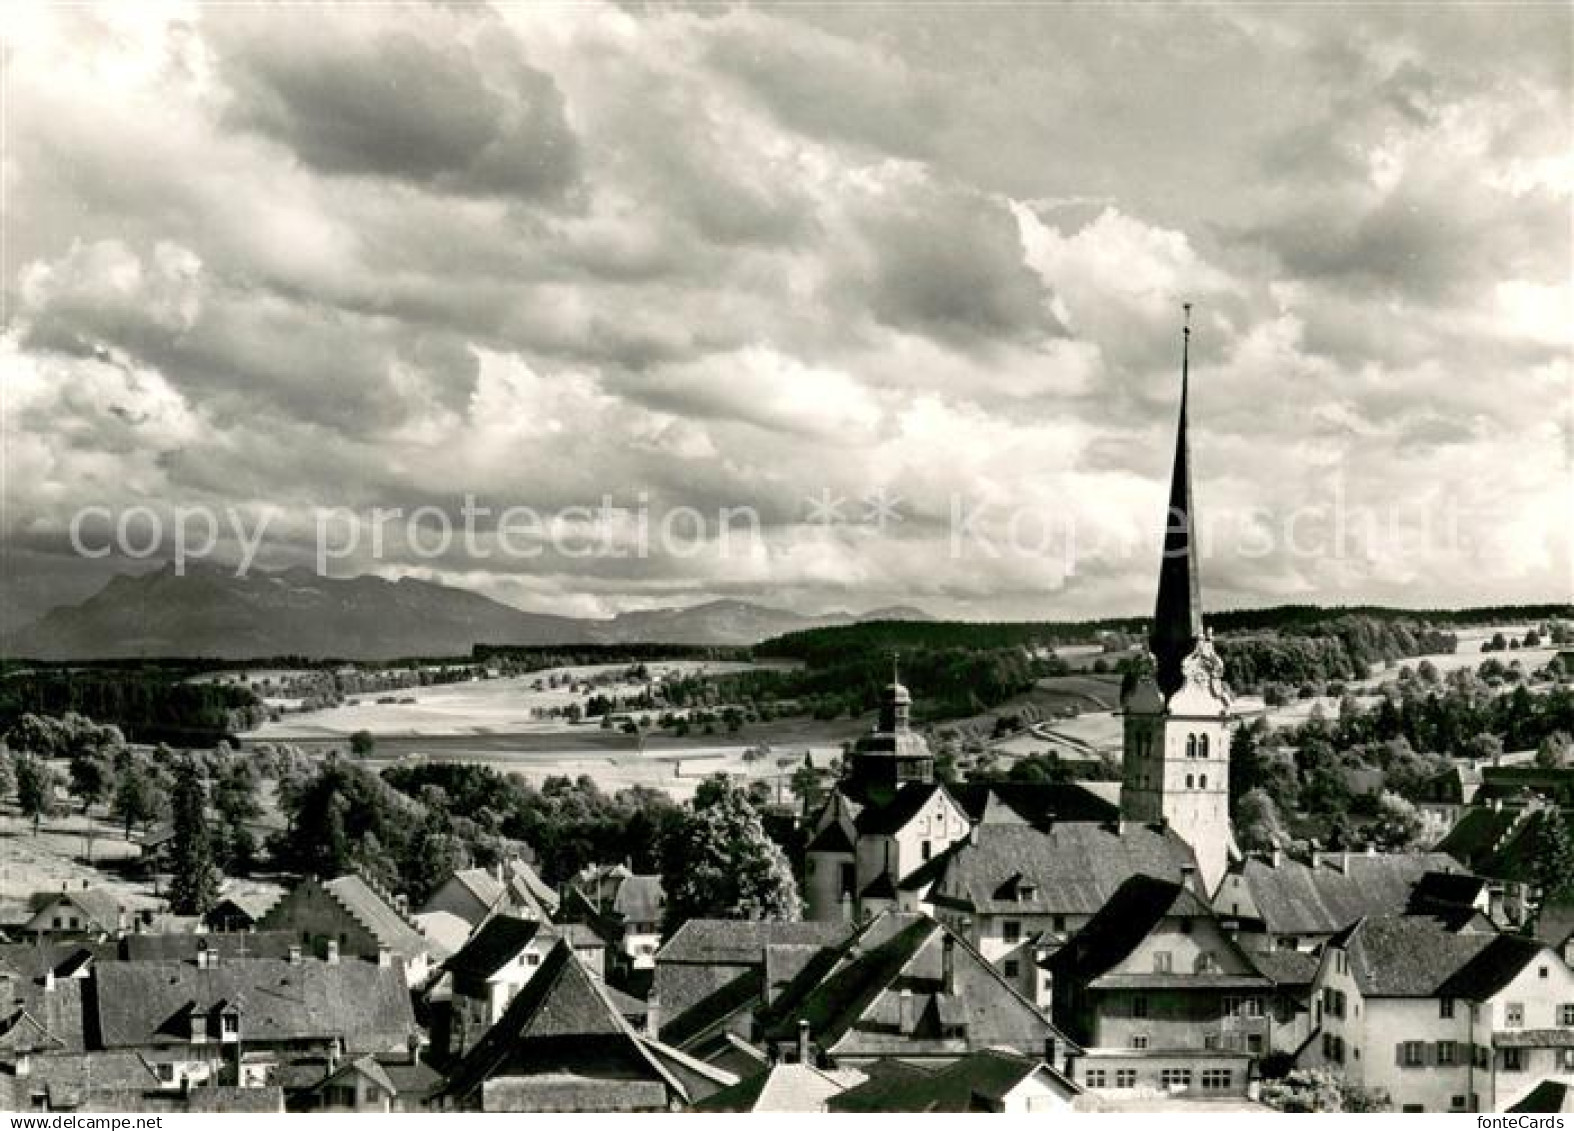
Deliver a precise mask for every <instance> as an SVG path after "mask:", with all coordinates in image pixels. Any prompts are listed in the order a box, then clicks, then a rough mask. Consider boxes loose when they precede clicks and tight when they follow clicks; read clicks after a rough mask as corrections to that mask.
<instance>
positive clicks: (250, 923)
mask: <svg viewBox="0 0 1574 1131" xmlns="http://www.w3.org/2000/svg"><path fill="white" fill-rule="evenodd" d="M278 900H279V893H278V892H273V891H265V892H239V893H236V894H233V895H226V896H225V897H224V898H223V899H221V900H219V901H218V902H217V903H215V904H214V905H213V906H212V907H210V908H209V909H208V912H207V914H205V915H204V916H203V917H202V924H203V926H204V927H206V928H207V929H208V930H210V931H217V932H232V931H254V930H256V929H257V924H258V923H259V922H261V921H262V917H263V916H264V915H265V914H267V912H268V909H269V908H270V907H272V906H273V905H274V904H275V903H277V902H278Z"/></svg>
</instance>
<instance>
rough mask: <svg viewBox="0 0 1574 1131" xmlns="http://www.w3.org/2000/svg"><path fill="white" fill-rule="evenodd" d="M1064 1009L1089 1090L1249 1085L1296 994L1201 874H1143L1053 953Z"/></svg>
mask: <svg viewBox="0 0 1574 1131" xmlns="http://www.w3.org/2000/svg"><path fill="white" fill-rule="evenodd" d="M1048 966H1049V969H1050V974H1051V978H1052V980H1053V987H1054V1003H1055V1005H1054V1017H1055V1020H1056V1022H1057V1023H1058V1024H1060V1025H1061V1026H1062V1027H1063V1028H1064V1029H1065V1031H1066V1032H1067V1033H1068V1034H1069V1035H1070V1036H1071V1038H1072V1039H1073V1040H1076V1041H1078V1042H1079V1043H1081V1044H1083V1045H1084V1046H1085V1047H1086V1048H1087V1052H1086V1054H1085V1056H1084V1057H1081V1058H1079V1061H1078V1071H1079V1073H1080V1074H1079V1076H1078V1081H1079V1083H1081V1084H1082V1086H1083V1087H1085V1088H1088V1089H1089V1090H1100V1089H1105V1088H1132V1087H1136V1088H1143V1087H1148V1088H1158V1089H1160V1090H1163V1091H1191V1090H1197V1091H1200V1092H1204V1093H1213V1094H1217V1095H1230V1094H1234V1095H1240V1094H1244V1093H1245V1091H1246V1089H1247V1085H1248V1083H1249V1074H1250V1069H1251V1062H1252V1061H1253V1060H1254V1059H1256V1058H1258V1057H1262V1056H1265V1055H1267V1053H1268V1052H1269V1051H1271V1050H1273V1049H1274V1048H1275V1047H1284V1046H1285V1045H1286V1044H1289V1039H1288V1038H1286V1039H1285V1040H1282V1041H1276V1040H1275V1030H1276V1027H1278V1026H1283V1027H1285V1028H1287V1029H1289V1028H1291V1027H1292V1026H1293V1023H1294V1021H1295V1016H1296V1015H1295V1010H1294V1003H1293V1002H1292V1001H1289V1000H1285V999H1284V998H1283V997H1281V995H1280V993H1279V992H1278V990H1277V987H1276V986H1275V985H1274V982H1273V980H1272V979H1271V978H1269V977H1267V976H1266V975H1265V974H1263V973H1262V971H1260V970H1259V969H1258V968H1257V966H1256V965H1255V964H1254V963H1253V961H1252V958H1251V956H1250V955H1249V954H1248V953H1247V952H1246V951H1245V950H1244V949H1243V948H1242V947H1241V946H1240V945H1239V944H1238V943H1236V942H1235V940H1234V939H1232V938H1231V937H1230V936H1229V935H1228V934H1227V933H1226V932H1225V930H1224V929H1223V927H1222V926H1221V925H1220V924H1219V922H1218V920H1217V919H1216V918H1215V916H1214V914H1213V911H1212V909H1211V908H1209V907H1208V905H1207V903H1206V902H1204V900H1203V899H1202V898H1201V897H1200V896H1198V894H1197V892H1196V891H1195V890H1194V888H1193V887H1192V886H1191V885H1190V884H1179V883H1174V882H1172V881H1168V880H1159V879H1155V878H1153V877H1150V876H1134V877H1132V878H1131V879H1130V880H1127V881H1126V882H1125V883H1124V884H1122V885H1121V887H1120V889H1119V890H1118V891H1117V892H1116V893H1115V894H1114V896H1113V897H1112V898H1111V899H1110V900H1109V902H1108V903H1107V904H1105V905H1104V907H1103V909H1102V910H1101V911H1100V912H1099V913H1098V914H1097V915H1095V916H1094V917H1093V919H1092V920H1091V921H1090V922H1089V923H1088V924H1087V926H1085V927H1083V928H1082V930H1080V931H1078V932H1077V934H1076V935H1074V936H1073V937H1072V938H1071V940H1070V941H1069V942H1067V943H1066V945H1065V946H1064V947H1062V948H1061V949H1060V950H1058V951H1057V952H1056V953H1055V954H1054V955H1053V956H1052V957H1051V958H1050V959H1049V960H1048Z"/></svg>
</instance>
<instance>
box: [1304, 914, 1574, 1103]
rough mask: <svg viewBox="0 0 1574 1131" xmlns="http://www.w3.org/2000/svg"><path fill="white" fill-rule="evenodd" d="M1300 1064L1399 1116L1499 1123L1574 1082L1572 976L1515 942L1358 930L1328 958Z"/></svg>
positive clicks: (1421, 922)
mask: <svg viewBox="0 0 1574 1131" xmlns="http://www.w3.org/2000/svg"><path fill="white" fill-rule="evenodd" d="M1312 988H1313V993H1314V998H1313V1001H1314V1010H1315V1013H1314V1024H1315V1026H1316V1029H1315V1030H1314V1034H1313V1040H1311V1041H1310V1042H1308V1044H1307V1045H1306V1047H1305V1049H1304V1050H1303V1051H1302V1053H1301V1056H1300V1063H1301V1064H1302V1065H1305V1066H1310V1067H1326V1068H1329V1069H1332V1070H1334V1071H1337V1072H1340V1073H1341V1074H1342V1075H1343V1076H1344V1077H1345V1078H1346V1079H1347V1080H1349V1081H1350V1082H1351V1083H1353V1084H1356V1085H1359V1086H1362V1087H1367V1088H1378V1089H1382V1090H1383V1091H1386V1092H1387V1093H1388V1094H1389V1096H1390V1097H1392V1099H1393V1102H1394V1104H1395V1106H1396V1107H1399V1108H1400V1109H1401V1110H1404V1111H1459V1112H1465V1111H1503V1110H1506V1109H1507V1108H1509V1107H1511V1106H1513V1105H1514V1104H1516V1103H1518V1102H1520V1101H1521V1100H1522V1099H1524V1098H1525V1096H1526V1095H1527V1094H1529V1093H1530V1091H1531V1090H1532V1089H1533V1088H1535V1087H1536V1086H1537V1085H1538V1084H1539V1083H1541V1082H1542V1081H1543V1080H1546V1079H1564V1080H1566V1079H1568V1078H1569V1077H1570V1076H1571V1075H1574V972H1571V971H1570V969H1569V967H1568V965H1567V963H1565V962H1564V961H1563V959H1562V957H1561V956H1560V955H1559V954H1558V953H1557V952H1556V951H1554V950H1553V949H1552V948H1551V947H1548V946H1546V945H1545V944H1543V943H1540V942H1537V941H1535V940H1533V939H1528V938H1523V937H1520V936H1516V935H1494V934H1480V933H1463V934H1459V933H1453V932H1450V931H1449V930H1447V928H1446V927H1445V926H1443V925H1442V924H1440V923H1438V922H1437V921H1436V920H1434V919H1431V918H1428V917H1425V916H1390V917H1372V918H1366V919H1362V920H1361V921H1360V922H1358V923H1356V924H1354V925H1353V926H1351V927H1350V928H1348V929H1347V930H1345V931H1342V932H1341V933H1340V934H1339V935H1338V936H1336V937H1335V938H1334V939H1332V940H1331V941H1330V942H1329V943H1328V945H1327V946H1326V947H1325V948H1324V952H1323V955H1322V960H1321V962H1320V964H1319V967H1318V972H1317V977H1316V979H1315V981H1314V983H1313V987H1312Z"/></svg>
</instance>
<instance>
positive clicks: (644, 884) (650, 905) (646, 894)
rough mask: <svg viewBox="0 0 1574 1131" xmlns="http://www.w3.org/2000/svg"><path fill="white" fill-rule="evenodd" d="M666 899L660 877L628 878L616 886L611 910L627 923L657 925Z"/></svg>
mask: <svg viewBox="0 0 1574 1131" xmlns="http://www.w3.org/2000/svg"><path fill="white" fill-rule="evenodd" d="M665 904H666V897H665V895H664V894H663V893H662V890H661V877H660V876H637V875H636V876H630V877H628V879H626V880H624V881H623V882H622V883H621V884H619V885H618V893H617V895H615V896H613V897H612V910H613V911H614V912H615V913H617V914H619V915H621V916H623V919H624V921H625V922H628V923H659V922H661V914H662V909H663V907H664V906H665Z"/></svg>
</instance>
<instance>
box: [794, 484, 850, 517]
mask: <svg viewBox="0 0 1574 1131" xmlns="http://www.w3.org/2000/svg"><path fill="white" fill-rule="evenodd" d="M804 502H806V503H808V504H809V513H808V515H807V516H806V521H808V522H813V523H816V524H818V525H820V526H834V525H836V524H837V523H838V522H846V521H847V518H846V516H845V515H843V514H842V507H843V506H845V505H846V503H847V500H846V499H844V498H843V497H842V496H840V495H838V494H835V493H833V492H832V491H831V489H830V488H829V487H822V488H821V489H820V497H819V498H818V499H813V498H805V499H804Z"/></svg>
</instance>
